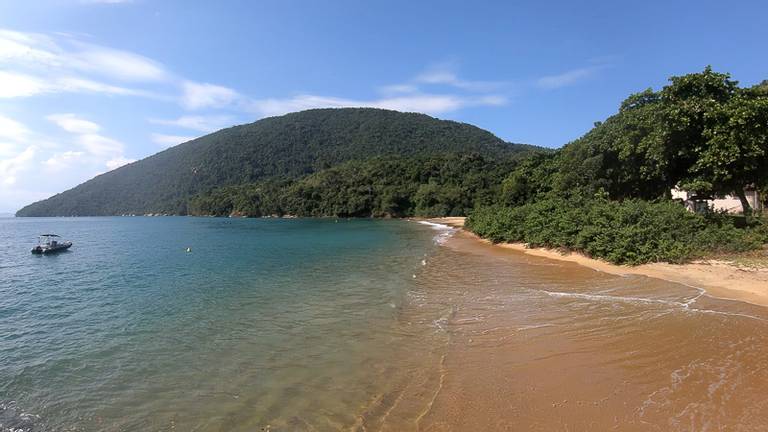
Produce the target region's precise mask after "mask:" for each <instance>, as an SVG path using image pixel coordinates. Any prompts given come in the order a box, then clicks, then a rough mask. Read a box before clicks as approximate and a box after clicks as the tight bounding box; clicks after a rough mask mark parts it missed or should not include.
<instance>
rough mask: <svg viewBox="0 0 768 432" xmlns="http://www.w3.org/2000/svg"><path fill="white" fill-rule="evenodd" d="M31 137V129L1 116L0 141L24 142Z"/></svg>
mask: <svg viewBox="0 0 768 432" xmlns="http://www.w3.org/2000/svg"><path fill="white" fill-rule="evenodd" d="M28 135H29V129H28V128H27V127H26V126H25V125H24V124H22V123H20V122H18V121H16V120H14V119H12V118H9V117H6V116H3V115H0V139H8V140H11V141H14V142H20V141H24V140H25V139H26V137H27V136H28Z"/></svg>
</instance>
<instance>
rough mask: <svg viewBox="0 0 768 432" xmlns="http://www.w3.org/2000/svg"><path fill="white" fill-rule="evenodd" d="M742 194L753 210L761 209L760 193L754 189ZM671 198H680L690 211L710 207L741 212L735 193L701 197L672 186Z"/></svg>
mask: <svg viewBox="0 0 768 432" xmlns="http://www.w3.org/2000/svg"><path fill="white" fill-rule="evenodd" d="M744 195H746V196H747V201H748V202H749V205H750V206H751V207H752V210H753V211H760V210H762V209H763V205H762V202H760V194H759V193H758V192H757V191H754V190H745V191H744ZM672 199H680V200H682V201H683V202H684V203H685V207H686V208H687V209H688V210H690V211H693V212H695V211H703V210H706V209H711V210H715V211H723V210H725V211H727V212H728V213H741V210H742V208H741V201H740V200H739V197H737V196H735V195H724V196H715V197H714V198H713V199H702V198H698V197H696V196H695V195H694V194H692V193H690V192H688V191H685V190H682V189H678V188H674V189H672Z"/></svg>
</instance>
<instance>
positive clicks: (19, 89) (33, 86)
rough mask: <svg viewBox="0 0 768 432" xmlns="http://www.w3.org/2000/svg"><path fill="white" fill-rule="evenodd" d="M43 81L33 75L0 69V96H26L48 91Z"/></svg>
mask: <svg viewBox="0 0 768 432" xmlns="http://www.w3.org/2000/svg"><path fill="white" fill-rule="evenodd" d="M48 88H49V86H48V84H46V83H45V81H43V80H40V79H38V78H35V77H33V76H29V75H25V74H19V73H13V72H5V71H0V98H14V97H26V96H32V95H36V94H38V93H43V92H46V91H48Z"/></svg>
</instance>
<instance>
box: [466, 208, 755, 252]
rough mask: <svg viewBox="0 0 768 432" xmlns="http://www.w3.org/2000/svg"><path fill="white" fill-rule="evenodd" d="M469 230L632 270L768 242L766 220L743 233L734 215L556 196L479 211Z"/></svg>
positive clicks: (753, 224)
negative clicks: (578, 253)
mask: <svg viewBox="0 0 768 432" xmlns="http://www.w3.org/2000/svg"><path fill="white" fill-rule="evenodd" d="M466 226H467V228H468V229H469V230H471V231H473V232H475V233H476V234H478V235H479V236H481V237H484V238H487V239H489V240H491V241H492V242H496V243H498V242H518V243H527V244H528V245H529V246H530V247H547V248H559V249H567V250H574V251H579V252H582V253H585V254H586V255H589V256H592V257H596V258H602V259H605V260H607V261H610V262H612V263H615V264H629V265H637V264H643V263H648V262H658V261H665V262H683V261H686V260H690V259H692V258H695V257H699V256H701V255H704V254H707V253H713V252H741V251H746V250H752V249H756V248H759V247H761V245H763V244H764V243H766V241H768V224H765V223H764V222H762V221H759V220H756V221H755V222H753V223H752V224H751V225H750V226H749V227H747V228H744V229H740V228H736V226H735V225H734V223H733V219H732V218H730V217H728V216H725V215H712V216H708V217H704V216H701V215H698V214H694V213H691V212H688V211H687V210H685V208H683V207H682V206H681V205H679V204H677V203H675V202H672V201H662V202H648V201H643V200H625V201H621V202H618V201H608V200H606V199H600V198H594V199H584V198H581V197H575V198H570V199H565V198H557V197H554V198H546V199H542V200H539V201H537V202H534V203H531V204H526V205H523V206H519V207H514V208H509V207H500V206H496V207H485V208H478V209H476V210H475V211H474V212H473V213H472V214H471V215H470V216H469V217H468V218H467V221H466Z"/></svg>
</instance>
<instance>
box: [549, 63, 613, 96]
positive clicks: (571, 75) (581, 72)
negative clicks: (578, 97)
mask: <svg viewBox="0 0 768 432" xmlns="http://www.w3.org/2000/svg"><path fill="white" fill-rule="evenodd" d="M604 67H605V66H602V65H600V66H590V67H585V68H579V69H573V70H570V71H567V72H563V73H561V74H558V75H549V76H545V77H541V78H539V79H538V80H537V81H536V85H538V86H539V87H541V88H544V89H549V90H551V89H556V88H560V87H566V86H569V85H573V84H576V83H577V82H579V81H582V80H585V79H587V78H590V77H592V76H594V75H595V73H597V72H598V71H599V70H600V69H603V68H604Z"/></svg>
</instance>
